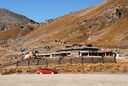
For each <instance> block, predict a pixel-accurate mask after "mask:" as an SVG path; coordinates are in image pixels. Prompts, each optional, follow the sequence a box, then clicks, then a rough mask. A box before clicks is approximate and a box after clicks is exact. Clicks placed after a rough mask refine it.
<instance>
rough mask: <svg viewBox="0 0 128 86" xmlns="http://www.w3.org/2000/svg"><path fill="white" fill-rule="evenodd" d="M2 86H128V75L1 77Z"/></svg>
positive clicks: (26, 75)
mask: <svg viewBox="0 0 128 86" xmlns="http://www.w3.org/2000/svg"><path fill="white" fill-rule="evenodd" d="M0 86H128V75H102V74H56V75H37V74H24V75H16V74H14V75H0Z"/></svg>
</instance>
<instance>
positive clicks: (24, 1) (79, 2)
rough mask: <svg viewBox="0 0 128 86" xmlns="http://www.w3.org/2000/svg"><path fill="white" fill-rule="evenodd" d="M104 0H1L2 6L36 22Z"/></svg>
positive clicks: (0, 4) (0, 6)
mask: <svg viewBox="0 0 128 86" xmlns="http://www.w3.org/2000/svg"><path fill="white" fill-rule="evenodd" d="M103 1H104V0H0V8H5V9H8V10H10V11H13V12H15V13H18V14H21V15H24V16H26V17H28V18H30V19H32V20H34V21H36V22H43V21H45V20H47V19H51V18H56V17H60V16H63V15H65V14H68V13H70V12H74V11H77V10H81V9H84V8H87V7H90V6H93V5H95V4H98V3H100V2H103Z"/></svg>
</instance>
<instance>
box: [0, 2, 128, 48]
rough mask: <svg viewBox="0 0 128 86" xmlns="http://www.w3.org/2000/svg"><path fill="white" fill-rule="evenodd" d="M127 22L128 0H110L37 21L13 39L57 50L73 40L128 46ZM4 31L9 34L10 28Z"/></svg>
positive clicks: (21, 42)
mask: <svg viewBox="0 0 128 86" xmlns="http://www.w3.org/2000/svg"><path fill="white" fill-rule="evenodd" d="M42 16H43V15H42ZM127 22H128V0H107V1H105V2H103V3H100V4H98V5H95V6H92V7H89V8H86V9H83V10H80V11H76V12H72V13H69V14H67V15H64V16H61V17H58V18H55V19H53V20H50V22H49V23H45V24H44V23H43V24H33V25H32V26H31V27H34V28H36V29H34V30H33V31H31V32H30V33H27V34H26V35H23V34H21V35H20V36H16V37H14V39H13V42H9V43H10V45H12V44H13V47H14V46H16V47H26V48H34V49H38V50H39V49H42V50H57V49H60V48H61V47H64V46H66V45H71V44H73V43H80V44H82V45H85V43H86V42H87V43H91V44H93V45H94V46H98V47H107V48H128V35H127V34H128V24H127ZM0 34H1V33H0ZM2 34H3V35H7V33H6V32H5V33H3V32H2ZM4 39H7V38H4ZM8 40H9V39H8ZM17 40H20V43H19V42H17ZM8 45H9V44H8ZM46 47H47V48H48V49H47V48H46Z"/></svg>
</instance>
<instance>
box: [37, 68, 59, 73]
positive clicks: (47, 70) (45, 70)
mask: <svg viewBox="0 0 128 86" xmlns="http://www.w3.org/2000/svg"><path fill="white" fill-rule="evenodd" d="M36 73H37V74H58V72H57V71H56V70H52V69H48V68H43V69H38V70H37V72H36Z"/></svg>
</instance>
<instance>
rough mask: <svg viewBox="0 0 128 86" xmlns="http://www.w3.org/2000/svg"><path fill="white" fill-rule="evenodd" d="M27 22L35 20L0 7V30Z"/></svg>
mask: <svg viewBox="0 0 128 86" xmlns="http://www.w3.org/2000/svg"><path fill="white" fill-rule="evenodd" d="M28 23H35V22H34V21H33V20H30V19H28V18H27V17H25V16H22V15H19V14H16V13H14V12H11V11H9V10H6V9H2V8H0V31H2V30H6V29H9V28H12V27H15V26H18V25H21V24H28Z"/></svg>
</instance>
